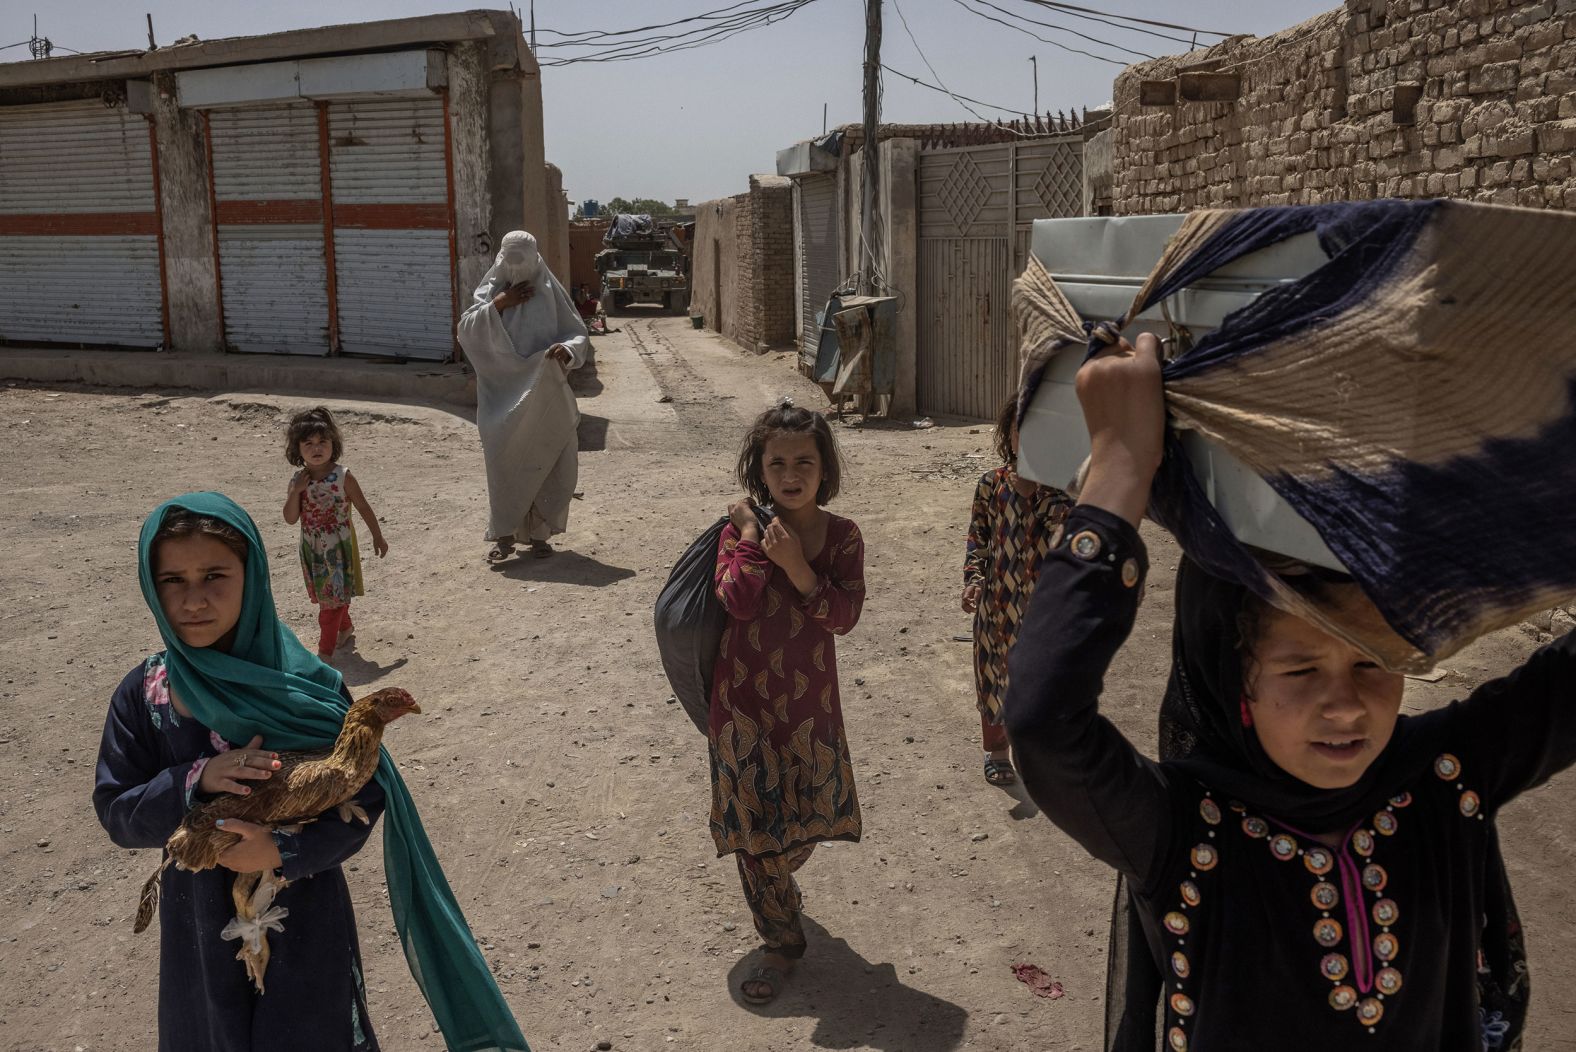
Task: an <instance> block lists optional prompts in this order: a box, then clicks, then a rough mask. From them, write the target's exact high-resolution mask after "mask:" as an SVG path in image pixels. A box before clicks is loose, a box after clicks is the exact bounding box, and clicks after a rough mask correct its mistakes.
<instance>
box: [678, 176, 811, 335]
mask: <svg viewBox="0 0 1576 1052" xmlns="http://www.w3.org/2000/svg"><path fill="white" fill-rule="evenodd" d="M691 258H692V261H693V262H692V267H691V290H692V291H691V296H690V310H691V312H692V313H697V314H700V315H701V316H702V317H703V318H704V319H705V321H704V324H705V326H706V328H708V329H711V330H713V331H715V332H719V333H721V334H722V335H723V336H726V337H727V338H728V339H730V340H732V341H733V342H735V343H737V344H739V346H741V347H744V348H745V349H747V350H751V351H764V350H766V349H768V348H770V347H775V346H779V345H782V344H789V343H792V342H793V339H794V318H795V315H794V310H795V308H794V262H793V186H792V183H790V182H789V180H787V179H783V178H780V177H778V176H775V175H752V176H750V189H749V192H748V193H743V194H737V195H735V196H733V197H727V198H722V199H720V200H717V201H706V202H703V203H701V204H700V205H697V206H696V209H695V243H694V250H693V256H692V257H691Z"/></svg>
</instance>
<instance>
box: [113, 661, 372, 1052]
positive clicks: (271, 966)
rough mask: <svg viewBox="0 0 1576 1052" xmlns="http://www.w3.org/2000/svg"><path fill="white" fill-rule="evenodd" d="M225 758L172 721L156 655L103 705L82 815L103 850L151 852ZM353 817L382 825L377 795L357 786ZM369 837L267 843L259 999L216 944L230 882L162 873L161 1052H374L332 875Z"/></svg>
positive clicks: (325, 835)
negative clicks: (269, 860) (272, 875)
mask: <svg viewBox="0 0 1576 1052" xmlns="http://www.w3.org/2000/svg"><path fill="white" fill-rule="evenodd" d="M348 697H349V696H348V694H347V695H346V698H347V700H348ZM234 744H245V743H231V742H226V741H224V740H223V739H222V738H220V737H219V736H218V735H217V734H215V733H213V732H212V731H210V730H209V729H208V728H207V727H204V726H203V725H202V724H200V723H198V722H197V720H196V719H194V718H193V717H190V716H186V717H182V716H180V715H179V714H178V713H177V712H176V711H175V708H174V706H173V705H172V704H171V702H170V690H169V680H168V678H167V676H166V673H165V665H164V655H163V654H162V653H161V654H155V655H154V656H153V657H150V658H149V659H148V660H147V661H145V662H144V663H143V664H141V665H139V666H138V667H137V668H136V669H134V670H133V671H132V672H131V673H130V674H129V675H127V676H126V678H125V679H124V680H123V681H122V682H121V684H120V687H119V688H118V689H117V690H116V691H115V696H114V697H113V699H111V701H110V708H109V717H108V718H107V719H106V720H105V723H104V738H103V742H102V743H101V744H100V746H99V758H98V771H97V782H96V784H95V786H94V789H93V806H94V808H95V809H96V810H97V811H98V816H99V821H100V822H102V823H103V825H104V828H105V829H106V830H107V831H108V832H109V835H110V839H112V840H113V841H114V842H115V843H116V844H118V845H119V846H121V847H125V848H159V847H163V846H164V842H165V841H166V840H167V839H169V836H170V834H171V833H173V832H174V831H175V829H176V827H177V826H179V825H180V823H181V820H182V819H183V818H184V817H185V816H186V812H187V811H188V810H189V809H190V808H191V807H192V806H194V805H195V804H198V803H201V802H202V798H201V797H199V796H197V795H196V794H195V790H196V785H197V779H198V776H199V775H200V774H201V769H202V767H201V765H202V764H203V763H205V762H206V761H207V760H208V759H210V758H212V757H213V756H216V755H218V754H219V753H221V752H223V751H225V750H227V749H229V748H230V747H231V746H232V745H234ZM267 744H268V743H267V742H266V741H265V742H264V743H263V745H264V746H265V747H266V746H267ZM356 803H358V804H359V805H360V806H361V807H362V809H364V810H365V811H366V813H367V816H368V818H369V819H370V820H371V821H372V822H376V821H377V819H378V817H379V816H380V815H381V814H382V813H383V791H382V790H381V789H379V788H378V786H377V783H376V782H369V783H367V786H366V788H364V789H363V790H362V791H361V794H360V795H359V796H357V797H356ZM370 832H371V825H370V824H363V823H362V822H360V821H359V820H353V821H352V822H350V823H348V824H347V823H346V822H343V821H341V820H340V818H339V817H338V815H337V814H335V813H332V812H331V813H329V814H325V815H323V816H322V817H321V818H319V819H318V820H317V821H315V822H312V823H309V824H307V825H306V826H304V827H302V829H301V831H300V832H299V833H296V834H288V833H278V832H276V833H275V834H274V837H275V840H276V842H277V843H278V844H279V854H280V857H281V858H283V860H284V866H283V868H282V870H281V872H282V874H283V876H284V878H285V879H286V880H287V881H289V886H288V887H286V888H284V889H282V890H281V891H280V892H279V895H278V897H277V898H276V899H275V900H274V905H275V906H279V907H283V908H285V909H288V910H289V911H290V913H289V916H288V917H286V918H285V919H284V931H282V932H272V933H270V934H269V936H268V943H269V948H270V951H271V955H270V958H269V962H268V971H267V975H266V976H265V982H266V986H267V992H266V993H262V994H259V993H257V992H256V990H255V989H254V988H253V986H252V982H251V980H250V979H249V978H247V975H246V968H245V966H244V965H243V964H242V963H241V962H240V961H238V960H236V957H235V953H236V950H237V949H238V947H239V943H238V942H236V941H233V940H226V939H224V938H222V937H221V936H220V931H221V930H222V929H223V928H224V926H225V925H226V924H227V923H229V921H230V919H231V918H232V917H233V916H234V915H235V904H234V901H233V900H232V899H231V897H230V887H231V882H232V878H233V877H234V874H233V873H231V872H230V871H229V870H227V869H223V868H215V869H210V870H205V871H203V872H200V873H187V872H183V871H181V870H178V869H176V868H175V867H174V866H171V867H170V868H168V869H166V870H165V871H164V876H163V883H162V886H161V893H160V897H159V940H160V942H159V1013H158V1017H159V1046H158V1047H159V1050H160V1052H251V1050H262V1049H312V1050H313V1052H317V1050H323V1052H339V1050H347V1052H374V1050H376V1049H377V1047H378V1044H377V1039H376V1037H375V1036H374V1035H373V1032H372V1023H371V1021H370V1020H369V1019H368V1016H367V997H366V987H365V984H364V982H363V981H362V972H361V951H360V948H359V946H358V944H357V942H356V918H355V914H354V912H353V911H352V910H351V905H350V892H349V889H348V888H347V887H346V885H345V875H344V872H343V871H342V870H341V869H340V863H342V862H343V861H344V860H345V859H347V858H349V857H350V856H351V855H354V854H355V853H356V852H357V851H359V850H361V846H362V845H363V844H364V843H366V840H367V835H368V834H369V833H370ZM148 864H149V865H150V866H151V865H152V864H153V863H152V861H151V859H150V860H148ZM127 905H128V906H130V905H131V904H130V903H128V904H127Z"/></svg>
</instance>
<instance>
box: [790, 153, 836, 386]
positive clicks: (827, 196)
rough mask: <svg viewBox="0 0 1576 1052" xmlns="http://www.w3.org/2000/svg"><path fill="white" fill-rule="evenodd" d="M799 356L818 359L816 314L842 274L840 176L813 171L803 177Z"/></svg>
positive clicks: (802, 358)
mask: <svg viewBox="0 0 1576 1052" xmlns="http://www.w3.org/2000/svg"><path fill="white" fill-rule="evenodd" d="M799 231H800V234H799V239H800V245H801V249H800V251H801V263H800V271H799V282H800V285H799V309H800V311H801V312H802V314H801V316H800V329H799V341H800V342H799V358H800V360H801V361H802V362H805V363H807V364H808V363H813V362H814V361H815V352H816V348H817V347H818V346H819V345H820V339H821V330H820V326H819V324H818V323H817V322H816V320H815V318H816V315H817V314H818V313H820V312H821V311H823V310H825V309H826V301H827V300H828V299H830V298H831V295H832V290H833V289H835V288H836V287H837V283H838V281H840V280H841V279H842V275H841V274H840V273H839V272H838V271H839V267H838V264H837V259H838V251H837V177H836V176H833V175H812V176H808V177H806V178H804V179H800V180H799Z"/></svg>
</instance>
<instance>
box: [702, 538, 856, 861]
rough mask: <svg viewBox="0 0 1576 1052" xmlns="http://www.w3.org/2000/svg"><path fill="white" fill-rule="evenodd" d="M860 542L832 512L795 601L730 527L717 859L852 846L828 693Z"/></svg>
mask: <svg viewBox="0 0 1576 1052" xmlns="http://www.w3.org/2000/svg"><path fill="white" fill-rule="evenodd" d="M864 561H865V545H864V539H863V538H862V537H861V536H860V535H859V527H858V526H856V525H854V523H853V522H852V521H851V520H849V519H844V518H840V517H838V516H836V515H833V516H831V521H830V522H829V523H828V524H827V528H826V543H825V545H823V546H822V549H821V551H820V552H819V553H818V554H817V555H816V556H815V558H813V559H811V560H810V568H811V570H813V571H814V572H815V574H816V576H817V578H818V579H819V584H818V585H817V587H816V590H815V591H814V592H813V593H812V594H811V595H810V596H809V597H808V598H804V597H801V596H800V594H799V590H798V589H797V588H795V587H794V585H793V582H791V581H790V580H789V579H788V575H787V574H786V573H784V572H783V570H782V569H781V568H780V567H778V566H777V565H776V564H775V563H773V562H772V561H771V560H770V559H768V558H767V557H766V552H765V550H764V549H763V548H762V547H761V546H760V545H759V544H757V543H755V542H753V541H747V540H740V538H739V531H738V529H737V527H735V526H733V525H732V524H729V525H728V527H727V528H726V529H725V530H724V531H723V534H722V542H721V544H720V545H719V546H718V550H717V573H716V578H715V581H716V587H717V596H718V598H720V599H721V600H722V604H723V606H724V607H725V608H726V609H727V611H728V614H729V624H728V628H727V630H726V631H725V632H724V633H723V637H722V645H721V648H720V650H719V652H718V656H717V669H716V673H715V678H714V679H713V681H712V690H711V726H710V735H709V737H710V744H711V774H712V809H711V833H712V837H713V838H714V839H715V840H716V842H717V854H718V855H719V856H720V855H724V854H728V853H729V852H745V853H747V854H749V855H757V856H759V855H776V854H782V853H784V852H788V851H791V850H793V849H795V848H797V847H800V846H802V845H813V844H815V843H818V842H820V841H825V840H858V839H859V834H860V820H859V798H858V796H857V794H856V793H855V791H854V769H853V765H852V764H851V763H850V762H849V758H848V741H847V738H846V736H845V734H844V732H843V711H842V706H841V704H840V702H839V700H838V694H837V647H836V644H835V642H834V637H835V636H839V635H843V634H845V633H847V632H848V631H849V630H850V629H852V628H853V627H854V625H855V624H857V623H858V621H859V612H860V608H861V607H862V606H863V605H864V599H865V583H864Z"/></svg>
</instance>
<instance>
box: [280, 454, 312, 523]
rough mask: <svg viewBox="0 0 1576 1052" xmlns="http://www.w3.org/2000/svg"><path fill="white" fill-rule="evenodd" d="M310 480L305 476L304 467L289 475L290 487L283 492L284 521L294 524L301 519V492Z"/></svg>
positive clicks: (303, 491)
mask: <svg viewBox="0 0 1576 1052" xmlns="http://www.w3.org/2000/svg"><path fill="white" fill-rule="evenodd" d="M311 483H312V480H311V479H310V478H308V477H307V473H306V468H302V469H301V470H300V471H297V472H296V473H295V474H294V475H291V476H290V489H289V490H288V491H287V492H286V493H285V508H284V515H285V521H286V522H288V523H289V524H290V525H292V526H294V525H295V524H296V523H298V522H300V521H301V494H303V493H305V492H306V488H307V486H309V485H311Z"/></svg>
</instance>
